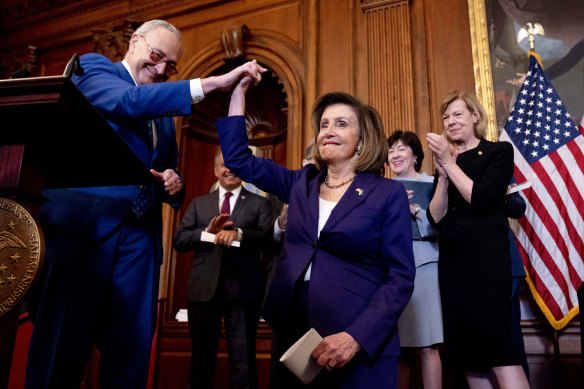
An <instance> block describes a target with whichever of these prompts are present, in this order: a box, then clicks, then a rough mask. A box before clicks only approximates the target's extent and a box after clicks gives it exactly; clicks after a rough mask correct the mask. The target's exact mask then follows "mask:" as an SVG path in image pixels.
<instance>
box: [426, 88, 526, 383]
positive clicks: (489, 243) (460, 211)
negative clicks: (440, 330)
mask: <svg viewBox="0 0 584 389" xmlns="http://www.w3.org/2000/svg"><path fill="white" fill-rule="evenodd" d="M440 112H441V114H442V119H443V122H444V131H443V136H440V135H437V134H432V133H429V134H428V136H427V141H428V148H429V149H430V150H431V151H432V153H433V154H434V165H435V167H436V171H437V173H438V178H437V179H436V180H435V184H434V196H433V198H432V200H431V202H430V206H429V207H428V219H429V220H430V221H431V222H434V223H435V224H436V225H437V227H438V231H439V236H440V238H439V262H438V273H439V280H440V292H441V295H442V310H443V315H444V347H445V351H446V358H447V360H448V361H449V364H451V365H452V366H456V367H457V368H460V369H462V370H464V372H465V375H466V379H467V381H468V383H469V386H470V387H471V389H474V388H491V387H494V385H493V384H494V383H493V382H491V378H490V377H491V375H489V373H493V374H492V377H494V379H495V380H496V381H497V383H498V385H499V387H501V388H528V387H529V384H528V382H527V378H526V377H525V373H524V371H523V369H522V368H521V359H520V356H518V355H517V354H516V353H515V351H514V347H513V345H512V342H513V340H512V336H511V258H510V254H509V241H508V238H507V218H506V213H505V193H506V190H507V185H508V184H509V181H510V180H511V176H512V175H513V148H512V146H511V145H510V144H509V143H506V142H500V143H499V142H489V141H487V140H485V139H484V136H485V135H486V131H487V118H486V114H485V111H484V109H483V107H482V106H481V104H480V103H479V101H478V100H477V98H476V97H475V96H474V95H473V94H471V93H469V92H467V91H454V92H452V93H450V94H449V95H448V96H446V98H445V99H444V101H443V103H442V107H441V110H440Z"/></svg>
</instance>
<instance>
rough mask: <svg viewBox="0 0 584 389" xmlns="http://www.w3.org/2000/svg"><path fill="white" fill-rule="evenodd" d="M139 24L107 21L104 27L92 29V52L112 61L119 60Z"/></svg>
mask: <svg viewBox="0 0 584 389" xmlns="http://www.w3.org/2000/svg"><path fill="white" fill-rule="evenodd" d="M140 24H141V23H140V22H135V21H131V20H126V21H125V22H124V23H123V24H121V25H117V26H114V25H113V24H112V23H109V24H108V25H106V26H105V27H102V28H97V29H94V30H92V31H91V33H92V35H93V52H95V53H98V54H101V55H104V56H106V57H107V58H109V59H110V60H112V61H113V62H118V61H121V60H122V59H124V56H125V55H126V51H127V50H128V44H129V42H130V38H131V37H132V34H133V33H134V31H136V29H137V28H138V27H139V26H140Z"/></svg>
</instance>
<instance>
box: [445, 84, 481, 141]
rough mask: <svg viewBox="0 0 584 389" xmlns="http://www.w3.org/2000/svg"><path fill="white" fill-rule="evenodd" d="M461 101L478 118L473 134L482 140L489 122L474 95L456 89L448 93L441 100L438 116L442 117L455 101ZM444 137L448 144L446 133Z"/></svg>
mask: <svg viewBox="0 0 584 389" xmlns="http://www.w3.org/2000/svg"><path fill="white" fill-rule="evenodd" d="M459 99H460V100H462V101H464V103H465V104H466V107H467V108H468V110H469V111H470V112H471V113H476V114H477V116H478V117H479V118H478V120H477V122H476V123H475V126H474V134H475V136H476V137H477V138H479V139H480V138H484V137H485V136H486V135H487V130H488V124H489V121H488V119H487V113H486V111H485V109H484V108H483V106H482V104H481V103H480V102H479V100H478V99H477V97H476V95H475V94H474V93H472V92H469V91H467V90H464V89H456V90H453V91H451V92H449V93H448V94H447V95H446V96H445V97H444V99H442V105H441V106H440V116H442V115H444V112H446V109H447V108H448V106H449V105H450V103H452V102H453V101H455V100H459ZM444 136H446V139H448V141H449V142H450V141H451V140H450V138H449V137H448V133H447V132H446V131H445V132H444Z"/></svg>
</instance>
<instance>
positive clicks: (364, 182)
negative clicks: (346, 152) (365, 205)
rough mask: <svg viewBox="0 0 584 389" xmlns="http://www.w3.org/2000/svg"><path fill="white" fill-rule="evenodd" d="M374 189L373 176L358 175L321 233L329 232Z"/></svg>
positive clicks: (366, 174) (367, 174)
mask: <svg viewBox="0 0 584 389" xmlns="http://www.w3.org/2000/svg"><path fill="white" fill-rule="evenodd" d="M374 187H375V175H373V174H372V173H366V172H364V173H358V174H357V176H356V177H355V179H354V180H353V182H351V185H350V186H349V188H347V191H346V192H345V194H344V195H343V197H341V200H340V201H339V202H338V203H337V205H336V206H335V207H334V208H333V210H332V212H331V214H330V216H329V218H328V220H327V221H326V223H325V225H324V227H323V228H322V231H321V235H322V233H323V232H326V231H331V230H332V229H333V228H334V227H335V226H336V225H337V224H338V223H339V222H340V221H341V220H343V219H344V218H345V216H347V214H348V213H349V212H351V211H352V210H353V208H355V207H356V206H358V205H359V204H361V203H362V202H363V201H364V200H365V199H366V198H367V196H369V194H371V192H372V191H373V189H374Z"/></svg>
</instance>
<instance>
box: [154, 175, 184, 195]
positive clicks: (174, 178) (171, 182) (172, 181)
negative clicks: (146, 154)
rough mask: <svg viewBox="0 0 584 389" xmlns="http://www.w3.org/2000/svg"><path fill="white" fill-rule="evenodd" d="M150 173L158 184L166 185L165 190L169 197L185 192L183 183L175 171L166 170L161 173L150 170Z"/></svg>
mask: <svg viewBox="0 0 584 389" xmlns="http://www.w3.org/2000/svg"><path fill="white" fill-rule="evenodd" d="M150 173H152V175H153V176H154V178H156V180H158V182H160V183H162V184H164V189H165V190H166V191H167V192H168V194H169V195H171V196H174V195H176V194H178V193H180V191H182V190H183V181H182V179H181V178H180V176H179V175H178V174H177V173H176V172H175V171H174V170H172V169H166V170H165V171H163V172H162V173H160V172H157V171H156V170H154V169H150Z"/></svg>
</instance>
